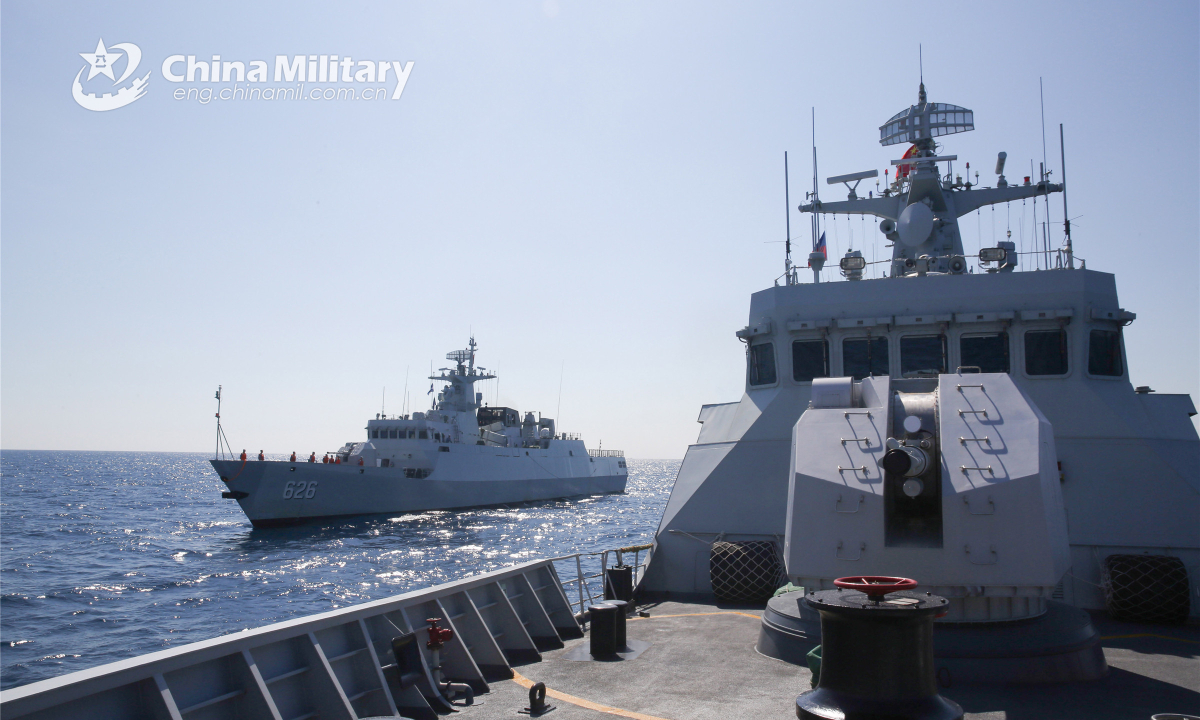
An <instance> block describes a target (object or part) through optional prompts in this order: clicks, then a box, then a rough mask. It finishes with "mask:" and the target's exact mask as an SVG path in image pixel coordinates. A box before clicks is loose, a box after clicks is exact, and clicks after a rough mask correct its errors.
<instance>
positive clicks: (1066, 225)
mask: <svg viewBox="0 0 1200 720" xmlns="http://www.w3.org/2000/svg"><path fill="white" fill-rule="evenodd" d="M1058 151H1059V152H1060V153H1061V154H1062V160H1061V162H1062V194H1063V232H1064V233H1066V235H1067V267H1068V268H1070V269H1071V270H1074V269H1075V252H1074V250H1073V249H1072V247H1071V216H1070V215H1068V214H1067V150H1066V148H1065V147H1063V126H1062V123H1059V124H1058Z"/></svg>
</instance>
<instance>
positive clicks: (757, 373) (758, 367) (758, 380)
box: [750, 343, 775, 385]
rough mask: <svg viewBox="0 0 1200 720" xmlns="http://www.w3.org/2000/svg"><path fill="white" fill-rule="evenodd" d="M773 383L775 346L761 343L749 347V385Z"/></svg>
mask: <svg viewBox="0 0 1200 720" xmlns="http://www.w3.org/2000/svg"><path fill="white" fill-rule="evenodd" d="M774 382H775V345H774V344H773V343H762V344H761V345H752V346H750V384H751V385H771V384H772V383H774Z"/></svg>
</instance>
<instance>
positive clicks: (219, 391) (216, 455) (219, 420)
mask: <svg viewBox="0 0 1200 720" xmlns="http://www.w3.org/2000/svg"><path fill="white" fill-rule="evenodd" d="M220 455H221V386H220V385H218V386H217V449H216V450H215V451H214V452H213V457H220Z"/></svg>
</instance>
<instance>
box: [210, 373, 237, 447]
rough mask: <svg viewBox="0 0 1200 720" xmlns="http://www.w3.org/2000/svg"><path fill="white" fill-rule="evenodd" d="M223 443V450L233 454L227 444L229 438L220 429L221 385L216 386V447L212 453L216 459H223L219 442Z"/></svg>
mask: <svg viewBox="0 0 1200 720" xmlns="http://www.w3.org/2000/svg"><path fill="white" fill-rule="evenodd" d="M222 442H224V443H225V450H228V451H229V455H230V456H231V457H232V456H233V448H232V447H230V445H229V438H227V437H225V431H224V430H223V429H221V386H220V385H218V386H217V449H216V452H214V453H213V455H214V457H215V458H216V459H217V460H224V459H225V454H224V452H223V451H222V450H221V443H222Z"/></svg>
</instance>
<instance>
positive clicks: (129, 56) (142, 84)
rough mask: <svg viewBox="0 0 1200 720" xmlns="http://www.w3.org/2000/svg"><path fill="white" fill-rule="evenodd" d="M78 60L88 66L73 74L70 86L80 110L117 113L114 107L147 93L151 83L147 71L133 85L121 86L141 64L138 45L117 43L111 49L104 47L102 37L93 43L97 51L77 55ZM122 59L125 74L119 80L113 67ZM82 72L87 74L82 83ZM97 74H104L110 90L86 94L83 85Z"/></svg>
mask: <svg viewBox="0 0 1200 720" xmlns="http://www.w3.org/2000/svg"><path fill="white" fill-rule="evenodd" d="M79 57H81V58H83V59H84V61H85V62H86V63H87V65H84V66H83V67H82V68H80V69H79V72H77V73H75V82H73V83H71V96H72V97H74V98H75V102H77V103H79V105H80V106H81V107H83V108H86V109H88V110H92V111H94V112H104V111H105V110H116V109H117V108H120V107H125V106H126V105H128V104H129V103H131V102H133V101H134V100H137V99H138V98H140V97H142V96H143V95H145V94H146V84H147V82H148V81H149V80H150V73H148V72H147V73H146V74H145V75H144V76H142V77H140V78H139V77H137V76H134V78H133V83H132V84H131V85H129V86H127V87H126V86H124V84H123V83H124V82H125V80H126V78H128V77H130V76H131V75H133V73H134V72H135V71H136V70H137V69H138V65H139V64H141V62H142V49H141V48H139V47H138V46H137V45H134V44H133V43H130V42H119V43H114V44H113V46H112V49H111V50H110V49H108V48H106V47H104V39H103V38H101V39H100V41H99V42H97V43H96V52H90V53H79ZM121 58H124V60H123V61H122V62H124V67H125V71H124V72H122V73H121V75H120V76H119V77H118V76H117V75H116V74H114V73H113V66H114V65H116V63H117V61H120V60H121ZM84 70H87V71H88V75H87V80H83V71H84ZM97 75H103V76H105V77H107V78H108V79H109V80H112V81H113V83H112V90H109V91H108V92H104V91H103V89H101V91H100V92H85V91H84V89H83V83H84V82H87V81H89V80H91V79H92V78H94V77H96V76H97ZM96 84H100V85H103V84H104V81H103V80H100V81H97V83H96ZM105 89H107V88H105ZM113 90H115V92H113Z"/></svg>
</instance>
